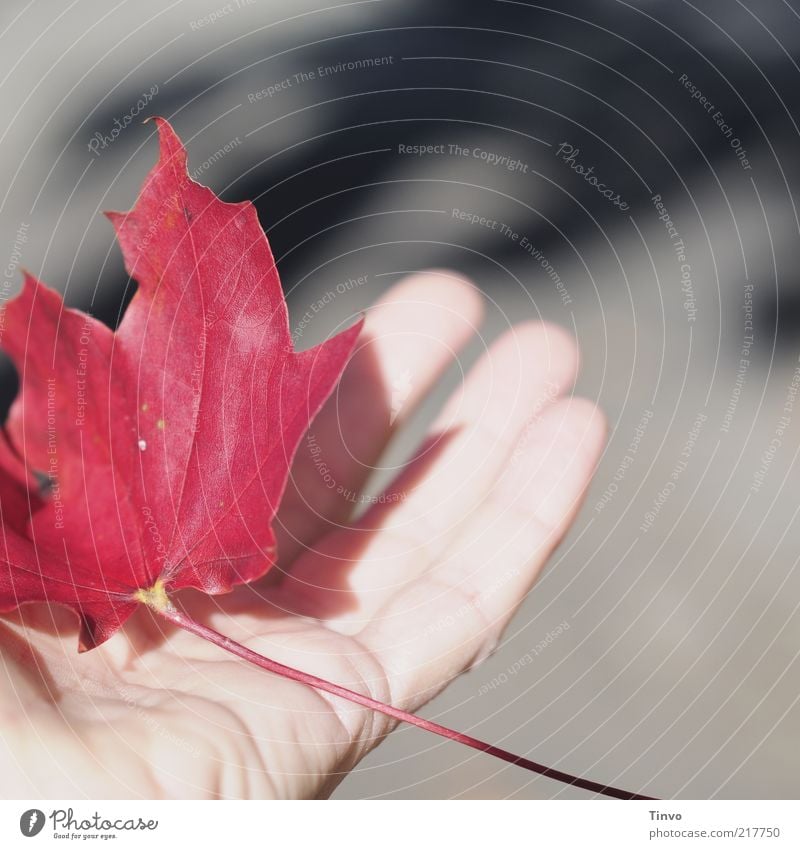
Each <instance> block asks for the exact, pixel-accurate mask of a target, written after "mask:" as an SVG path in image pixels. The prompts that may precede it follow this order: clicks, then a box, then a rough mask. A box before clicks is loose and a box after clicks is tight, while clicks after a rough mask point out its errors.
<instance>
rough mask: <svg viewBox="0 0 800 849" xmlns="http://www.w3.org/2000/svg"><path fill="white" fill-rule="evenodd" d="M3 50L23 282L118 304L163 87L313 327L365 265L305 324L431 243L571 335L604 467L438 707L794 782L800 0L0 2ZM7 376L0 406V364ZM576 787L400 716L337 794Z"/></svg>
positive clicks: (537, 748) (622, 755)
mask: <svg viewBox="0 0 800 849" xmlns="http://www.w3.org/2000/svg"><path fill="white" fill-rule="evenodd" d="M0 48H2V49H0V75H1V79H2V82H1V83H0V97H2V104H3V115H4V121H3V122H2V133H0V174H2V177H1V178H0V192H1V193H2V201H1V202H0V267H2V268H3V277H2V291H1V292H0V296H1V297H2V300H5V299H6V298H8V297H9V296H10V295H11V294H13V292H14V291H16V288H17V287H18V285H19V271H18V269H19V266H20V265H23V266H25V267H27V268H29V269H30V270H31V271H33V272H34V273H35V274H37V276H39V277H40V278H41V279H43V280H44V281H46V282H48V283H49V284H50V285H52V286H55V287H57V288H59V289H61V290H62V291H64V292H65V296H66V299H67V302H68V303H69V304H71V305H73V306H78V307H80V308H82V309H85V310H88V311H91V312H92V313H93V314H95V315H96V316H98V317H100V318H102V319H103V320H104V321H106V322H108V323H109V324H111V325H114V324H115V323H116V322H117V321H118V318H119V315H120V313H121V310H122V309H124V305H125V304H126V303H127V300H128V299H129V297H130V295H131V294H132V289H131V286H130V285H129V282H128V281H127V279H126V276H125V274H124V271H123V268H122V261H121V257H120V254H119V251H118V250H117V248H116V245H115V243H114V239H113V234H112V230H111V227H110V225H109V224H108V223H107V222H106V220H105V219H104V218H103V217H102V216H100V215H99V212H100V211H101V210H103V209H109V208H112V209H113V208H117V209H127V208H128V207H130V206H131V204H132V202H133V199H134V198H135V196H136V193H137V191H138V188H139V185H140V183H141V181H142V179H143V177H144V175H145V174H146V173H147V170H148V169H149V168H150V166H151V165H152V163H153V161H154V158H155V149H156V148H155V142H154V140H153V138H152V133H153V129H152V125H142V123H141V118H143V117H145V116H146V115H149V114H161V115H164V116H166V117H168V118H170V120H172V122H173V123H174V125H175V127H176V129H177V130H178V132H179V133H180V134H181V136H182V137H183V138H184V140H186V142H187V146H188V148H189V152H190V169H192V168H194V169H198V170H197V171H196V176H197V179H199V180H200V181H202V182H204V183H206V184H208V185H210V186H211V187H212V188H214V189H215V191H217V192H218V193H220V194H221V195H222V196H223V197H224V198H225V199H226V200H231V201H234V200H241V199H243V198H251V199H253V200H254V201H255V202H256V204H257V208H258V212H259V216H260V219H261V222H262V225H263V226H264V228H265V230H266V231H267V233H268V235H269V239H270V242H271V244H272V247H273V251H274V253H275V256H276V259H277V261H278V265H279V268H280V271H281V276H282V278H283V282H284V286H285V289H286V292H287V297H288V299H289V303H290V308H291V311H292V314H293V320H299V319H300V317H301V316H303V315H304V313H305V312H306V310H307V309H308V308H309V305H310V304H311V303H313V302H314V301H315V300H316V299H318V298H320V297H322V296H323V295H324V294H325V293H326V292H328V291H330V290H331V289H332V288H335V286H336V284H337V283H339V282H341V281H345V280H347V279H350V278H352V279H356V278H358V277H361V276H364V275H367V277H368V284H367V285H363V286H357V287H351V288H349V289H348V290H347V291H346V292H345V293H343V294H340V295H338V296H337V297H336V298H335V299H333V301H332V303H330V304H329V305H328V306H327V307H326V308H325V309H324V310H322V311H320V312H319V313H318V314H317V315H315V317H314V321H313V323H312V324H311V326H309V328H308V332H307V333H304V335H303V341H302V344H303V346H305V345H306V344H311V342H312V341H314V340H315V339H317V338H322V337H323V336H324V335H325V334H327V333H328V332H329V331H330V330H331V329H332V328H333V327H335V326H336V325H337V323H338V322H339V321H340V320H342V319H344V318H346V317H347V316H349V315H351V314H352V313H353V312H354V311H357V310H358V309H360V308H362V307H363V306H364V305H365V304H366V303H369V302H371V301H373V300H374V299H375V298H376V297H377V296H378V295H379V294H380V293H381V292H382V291H383V290H384V289H386V288H387V287H388V286H390V285H391V283H392V281H393V280H395V279H397V278H398V277H399V276H400V274H401V273H404V272H409V271H413V270H417V269H422V268H426V267H431V266H436V267H448V268H452V269H455V270H457V271H460V272H462V273H465V274H468V275H470V276H471V277H472V278H473V279H474V280H475V281H476V283H477V284H478V285H479V286H480V287H481V288H482V289H483V291H484V292H485V293H486V296H487V304H488V319H487V326H486V328H485V329H486V334H487V335H488V336H489V337H491V336H494V335H496V334H498V333H499V332H501V331H502V330H503V328H504V327H505V326H506V325H507V324H508V323H509V322H510V321H517V320H520V319H523V318H526V317H536V316H540V317H545V318H548V319H550V320H552V321H555V322H557V323H559V324H561V325H563V326H565V327H567V328H568V329H570V330H571V331H572V332H573V333H574V334H575V335H576V336H577V338H578V340H579V343H580V346H581V348H582V351H583V360H584V367H583V373H582V376H581V379H580V384H579V387H578V391H579V392H580V393H581V394H584V395H587V396H588V397H590V398H592V399H595V400H597V401H598V402H599V403H600V404H601V406H602V407H603V409H604V410H605V411H606V413H607V414H608V416H609V418H610V421H611V424H612V431H611V434H610V440H609V443H608V447H607V450H606V452H605V455H604V459H603V462H602V465H601V468H600V470H599V473H598V475H597V477H596V479H595V482H594V484H593V486H592V489H591V491H590V493H589V496H588V499H587V502H586V504H585V506H584V509H583V510H582V513H581V515H580V517H579V520H578V522H577V523H576V526H575V528H574V529H573V531H572V533H571V534H570V536H569V538H568V540H567V541H566V543H565V544H564V545H563V546H562V547H561V549H560V550H559V552H558V553H557V555H556V557H555V558H554V560H553V561H552V563H551V564H550V566H549V567H548V569H547V571H546V572H545V573H544V575H543V577H542V579H541V581H540V582H539V584H538V585H537V587H536V588H535V590H534V591H533V592H532V593H531V595H530V597H529V598H528V600H527V601H526V603H525V605H524V607H523V609H522V610H521V612H520V613H519V615H518V616H517V617H516V618H515V620H514V621H513V623H512V625H511V627H510V629H509V631H508V633H507V634H506V637H505V639H504V641H503V644H502V645H501V647H500V649H499V650H498V651H497V653H496V654H495V655H494V656H493V657H492V658H491V659H490V660H488V661H487V662H486V663H485V664H484V665H483V666H482V667H480V668H479V669H477V670H475V671H473V672H472V673H471V674H469V675H467V676H464V677H463V678H462V679H461V680H459V681H458V682H457V683H456V684H455V685H454V686H452V687H451V688H450V689H449V690H448V691H447V692H446V693H445V694H444V695H443V696H441V697H440V698H438V699H437V700H435V701H434V702H433V703H432V704H430V705H429V706H428V707H427V708H426V709H425V711H424V713H425V715H427V716H429V717H432V718H434V717H435V718H436V719H437V720H439V721H440V722H443V723H445V724H448V725H450V726H451V727H454V728H458V729H460V730H464V731H468V732H469V733H471V734H474V735H477V736H480V737H482V738H483V739H487V740H492V741H495V742H498V743H500V744H501V745H503V746H505V747H506V748H509V749H511V750H513V751H517V752H521V753H525V754H529V755H530V757H533V758H535V759H537V760H539V761H542V762H545V763H548V764H552V765H557V766H558V767H559V768H561V769H564V770H569V771H572V772H576V773H580V774H587V775H590V776H592V777H594V778H596V779H603V778H605V779H610V778H613V780H614V782H615V783H616V784H618V785H620V786H624V787H626V788H629V789H631V790H646V791H648V792H649V793H651V794H655V795H659V796H668V797H669V796H682V797H686V798H693V797H694V798H707V797H714V796H718V797H767V798H768V797H780V798H784V797H787V798H796V797H797V796H798V795H799V794H798V790H800V787H798V779H797V763H798V730H800V705H798V700H799V699H800V695H799V692H800V691H799V689H798V668H799V667H800V664H798V649H799V648H800V616H798V605H799V604H800V573H799V572H798V569H797V559H798V546H797V538H798V531H797V512H798V509H800V478H799V477H798V474H797V454H798V449H799V448H800V406H798V405H797V404H795V398H794V395H795V392H796V390H797V386H798V382H799V381H800V372H799V371H797V370H798V366H799V365H800V360H799V359H798V355H800V338H798V330H799V329H800V279H798V274H797V265H798V257H800V239H798V233H799V227H798V211H797V208H796V207H797V202H796V200H795V198H796V197H797V196H800V193H798V186H799V185H800V173H799V166H800V157H798V155H797V154H798V150H800V139H798V124H797V122H798V120H799V119H800V86H799V85H798V82H799V81H800V68H798V65H797V57H798V52H799V49H800V3H798V2H797V0H760V2H755V0H746V2H738V0H731V1H730V2H725V3H721V2H718V1H717V2H709V0H705V1H703V0H697V2H694V3H689V2H682V0H669V2H667V0H650V2H642V1H641V0H634V2H622V0H602V2H601V0H595V2H589V0H575V1H574V2H563V3H562V2H559V3H551V4H549V5H546V4H545V5H542V4H533V3H517V2H490V0H486V2H465V0H459V1H458V2H456V0H453V2H448V1H447V0H445V2H436V3H430V2H419V0H402V2H400V0H398V1H397V2H395V0H360V2H349V3H341V4H339V5H326V4H321V3H315V2H311V0H293V2H291V3H289V2H285V0H269V2H267V0H251V2H246V0H239V2H237V0H232V2H230V3H227V4H226V3H225V2H221V1H220V0H177V1H176V2H167V3H163V2H156V0H136V2H133V0H127V2H126V0H114V2H108V0H73V2H62V1H61V0H58V2H57V0H32V2H28V3H25V2H21V1H20V0H5V2H4V3H3V4H2V6H1V7H0ZM365 59H370V60H379V61H372V62H369V63H365V62H364V61H363V60H365ZM348 63H352V64H348ZM320 66H328V67H329V68H330V69H331V70H330V72H329V73H327V74H325V75H323V76H321V75H320V74H318V73H315V75H314V78H311V77H310V75H309V71H315V72H316V69H318V68H319V67H320ZM295 75H297V76H295ZM303 75H306V76H303ZM287 80H289V81H290V82H289V84H288V85H287V84H286V81H287ZM145 93H148V94H147V95H146V96H145ZM142 98H144V99H145V100H147V102H146V103H144V106H143V108H140V106H139V105H138V101H140V99H142ZM709 106H710V108H709ZM115 127H116V128H118V132H114V129H115ZM120 127H121V129H119V128H120ZM419 144H431V145H444V146H445V147H444V150H445V151H446V152H445V153H441V154H431V155H428V156H424V157H418V156H413V155H408V154H403V153H401V152H400V149H399V145H419ZM562 144H568V145H570V146H571V147H572V149H574V150H579V154H577V156H576V159H575V160H573V161H579V162H580V163H582V164H583V165H585V166H586V167H588V166H594V169H595V170H594V173H595V174H597V175H598V177H599V178H601V182H604V183H606V184H607V185H608V186H611V187H613V189H614V193H615V194H619V196H620V202H624V203H625V204H627V207H628V208H627V209H621V208H620V207H619V205H614V204H612V203H610V202H609V200H607V199H606V198H604V197H602V196H601V195H600V194H599V193H598V191H597V190H596V189H595V187H594V186H592V185H591V184H590V183H589V182H587V181H586V180H584V179H582V178H581V177H580V175H578V174H576V173H575V171H574V170H573V169H572V168H570V167H569V164H568V163H567V162H565V161H564V158H565V155H562V156H561V157H560V156H559V154H558V150H559V146H560V145H562ZM450 145H459V146H462V147H468V148H470V150H473V149H475V148H480V149H481V150H484V151H486V152H487V153H492V154H495V155H496V156H507V157H509V158H510V160H516V161H518V163H519V164H518V165H516V166H514V170H510V169H509V168H506V167H504V166H503V165H502V164H500V165H495V164H491V163H490V162H488V161H486V160H484V159H480V158H476V157H473V156H471V155H470V156H458V155H454V154H451V152H450V150H451V149H450V147H449V146H450ZM564 151H568V149H567V148H562V154H563V153H564ZM655 195H660V196H661V203H663V204H664V207H663V208H657V206H656V202H654V201H653V199H652V198H653V196H655ZM454 208H455V209H461V210H468V211H471V212H473V213H476V214H478V215H480V216H484V217H486V218H489V219H493V220H497V221H500V222H503V223H504V224H506V225H507V226H508V228H510V229H511V230H513V231H516V232H517V233H519V234H520V239H519V240H517V241H514V240H512V239H510V238H508V237H507V236H506V235H504V234H503V233H501V232H499V231H498V230H491V229H488V228H487V227H482V226H481V225H480V224H469V223H466V222H464V221H460V220H458V219H456V218H454V217H453V214H452V212H453V209H454ZM665 210H666V212H665ZM667 213H668V215H669V218H670V219H671V221H672V222H673V223H674V227H675V231H673V232H672V233H671V232H670V231H669V230H668V226H666V224H665V222H664V221H663V220H660V219H659V216H660V215H666V214H667ZM523 236H524V237H526V238H527V241H528V242H529V243H530V244H531V245H533V246H535V248H536V250H538V252H539V253H538V254H537V255H535V256H532V255H531V253H530V252H528V251H526V250H525V249H524V247H523V246H522V242H521V240H522V237H523ZM681 240H682V244H683V247H682V249H680V245H679V242H680V241H681ZM676 248H679V249H678V250H676ZM679 253H683V255H684V256H685V259H679V258H678V254H679ZM540 257H544V258H545V259H544V262H543V261H542V260H541V259H540ZM544 266H547V267H544ZM554 275H557V276H554ZM558 281H560V283H561V285H559V284H558ZM743 349H744V350H745V351H746V352H747V353H746V354H745V355H744V357H743V355H742V351H743ZM473 353H474V352H473ZM467 359H469V356H468V357H467ZM743 359H744V360H745V364H742V360H743ZM412 379H413V376H412ZM455 379H457V375H455V374H453V375H451V380H450V383H451V385H452V382H453V380H455ZM0 384H1V385H2V399H3V404H4V406H5V407H7V405H8V403H9V402H10V400H11V398H12V397H13V394H14V392H15V390H16V380H15V376H14V373H13V370H12V369H11V367H10V366H9V365H8V363H7V361H5V360H4V361H3V363H2V372H1V373H0ZM443 391H444V389H443ZM435 403H436V399H433V400H432V402H431V404H430V405H428V407H427V408H426V409H425V410H423V411H422V412H421V413H420V415H419V417H418V421H417V433H419V432H420V429H421V428H422V427H423V426H424V424H425V421H427V419H428V418H429V417H430V415H431V414H432V412H433V409H434V408H435ZM414 436H415V435H414V433H410V434H407V435H406V436H405V437H404V438H403V439H401V440H400V441H399V442H398V443H397V444H396V445H395V446H394V447H393V452H394V456H396V457H403V456H404V455H405V454H406V453H407V452H408V451H409V450H410V448H411V447H412V446H413V444H414ZM561 623H568V625H569V627H568V628H564V627H563V625H562V624H561ZM548 634H550V635H551V636H550V637H549V638H548ZM553 634H556V636H552V635H553ZM581 795H583V794H581V793H579V792H577V791H572V790H570V789H569V788H564V787H561V786H560V785H557V784H554V783H553V782H550V781H547V780H545V779H542V778H538V777H533V776H531V775H529V774H527V773H525V772H523V771H521V770H517V769H514V768H513V767H509V766H507V765H504V764H500V763H499V762H494V761H491V760H490V759H488V758H485V757H482V756H479V755H477V754H474V753H472V752H470V751H469V750H466V749H463V748H461V747H459V746H456V745H453V744H449V743H445V742H444V741H440V740H439V739H436V738H433V737H431V736H429V735H426V734H424V733H422V732H419V731H417V730H415V729H411V728H407V727H404V728H401V729H399V730H398V731H397V732H396V733H395V734H393V735H392V737H391V738H390V739H389V740H388V741H387V742H386V743H385V744H384V745H382V746H381V747H380V748H379V749H378V750H377V751H375V752H374V753H373V754H372V755H371V756H370V757H368V758H367V759H366V760H365V761H364V762H363V763H362V764H361V765H360V766H359V767H358V768H357V770H356V771H355V773H354V774H353V775H351V776H350V777H349V778H348V779H347V780H345V781H344V782H343V784H342V785H341V786H340V788H339V789H338V791H337V792H336V796H337V797H339V798H365V797H380V798H386V797H390V798H391V797H395V798H403V797H405V798H450V797H472V798H503V797H511V798H549V797H553V796H557V797H570V796H576V797H577V796H581Z"/></svg>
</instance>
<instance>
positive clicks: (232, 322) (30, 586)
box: [0, 119, 360, 649]
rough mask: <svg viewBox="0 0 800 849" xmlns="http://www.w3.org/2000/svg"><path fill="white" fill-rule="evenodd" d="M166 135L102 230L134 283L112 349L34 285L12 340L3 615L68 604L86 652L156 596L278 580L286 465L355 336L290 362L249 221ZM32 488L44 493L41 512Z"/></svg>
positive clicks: (6, 322) (271, 276)
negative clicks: (39, 485) (15, 375)
mask: <svg viewBox="0 0 800 849" xmlns="http://www.w3.org/2000/svg"><path fill="white" fill-rule="evenodd" d="M156 120H157V123H158V129H159V137H160V147H161V155H160V159H159V161H158V163H157V165H156V166H155V168H154V169H153V171H152V172H151V173H150V175H149V176H148V178H147V180H146V182H145V185H144V188H143V190H142V193H141V195H140V197H139V199H138V200H137V202H136V205H135V207H134V208H133V209H132V210H131V211H130V212H127V213H116V212H114V213H109V214H108V217H109V218H110V219H111V221H112V223H113V224H114V227H115V228H116V231H117V235H118V238H119V242H120V245H121V247H122V251H123V255H124V258H125V265H126V268H127V271H128V273H129V274H130V276H131V277H132V278H133V279H135V280H136V281H137V282H138V290H137V292H136V294H135V296H134V298H133V300H132V302H131V304H130V306H129V307H128V309H127V311H126V313H125V316H124V318H123V320H122V323H121V325H120V327H119V329H118V330H117V331H116V333H113V332H112V331H110V330H109V329H108V328H107V327H105V326H104V325H102V324H101V323H100V322H98V321H95V320H94V319H92V318H91V317H89V316H86V315H83V314H81V313H79V312H76V311H74V310H70V309H65V307H64V305H63V303H62V300H61V297H60V296H59V295H58V294H57V293H56V292H53V291H52V290H50V289H48V288H46V287H45V286H43V285H42V284H41V283H39V282H37V281H36V280H35V279H34V278H33V277H31V276H30V275H26V276H25V285H24V288H23V291H22V293H21V294H20V295H19V296H18V297H17V298H16V299H14V300H13V301H11V302H10V303H9V304H8V305H7V307H6V308H5V315H4V317H3V322H2V326H3V327H4V332H3V335H2V340H1V341H2V346H3V348H4V349H5V350H6V351H7V352H8V353H9V354H10V355H11V357H12V359H13V361H14V363H15V365H16V367H17V369H18V371H19V373H20V378H21V394H20V396H19V398H18V399H17V401H16V403H15V404H14V405H13V407H12V409H11V413H10V416H9V420H8V423H7V428H6V431H7V432H6V434H5V437H6V439H7V442H6V444H5V445H4V446H3V452H2V453H3V454H5V455H6V458H5V467H6V469H7V470H9V469H10V470H11V471H14V468H15V465H16V473H17V474H16V480H14V481H11V482H8V481H7V482H6V484H5V487H4V489H3V490H2V491H0V497H1V498H2V509H3V516H4V528H5V539H4V541H3V544H4V546H5V551H4V552H0V553H4V554H5V556H6V559H7V561H8V568H7V569H6V570H5V571H4V572H3V573H2V575H1V576H0V609H2V610H6V611H7V610H11V609H13V608H14V607H16V606H17V605H18V604H20V603H22V602H28V601H56V602H60V603H62V604H66V605H67V606H69V607H71V608H72V609H73V610H75V611H77V612H78V614H79V615H80V617H81V625H82V627H81V632H80V644H81V648H83V649H86V648H91V647H93V646H96V645H98V644H99V643H102V642H103V641H104V640H106V639H108V638H109V637H110V636H111V635H112V634H113V633H114V632H115V631H116V630H117V629H119V628H120V627H121V625H122V624H123V623H124V621H125V620H126V619H127V618H128V616H130V614H131V613H132V612H133V610H135V608H136V606H137V604H138V603H139V602H140V601H141V600H143V599H144V598H146V597H147V594H148V593H151V594H152V593H156V594H158V593H170V592H172V591H175V590H180V589H183V588H185V587H195V588H197V589H200V590H202V591H204V592H207V593H221V592H226V591H228V590H230V589H231V588H232V587H233V586H234V585H236V584H240V583H244V582H248V581H252V580H253V579H254V578H257V577H259V576H261V575H263V574H264V572H266V570H267V569H268V568H269V567H270V565H271V564H272V563H273V562H274V560H275V539H274V535H273V532H272V528H271V522H272V519H273V517H274V515H275V511H276V509H277V506H278V503H279V502H280V499H281V495H282V493H283V489H284V486H285V484H286V480H287V477H288V474H289V468H290V464H291V461H292V457H293V455H294V453H295V450H296V448H297V445H298V442H299V440H300V438H301V436H302V435H303V433H304V432H305V430H306V429H307V427H308V424H309V421H310V420H311V419H312V418H313V416H314V414H315V413H316V412H317V410H318V409H319V408H320V406H321V405H322V403H323V401H324V400H325V399H326V398H327V396H328V395H329V394H330V392H331V390H332V389H333V387H334V386H335V384H336V382H337V380H338V378H339V375H340V374H341V372H342V370H343V368H344V366H345V363H346V362H347V359H348V356H349V354H350V352H351V350H352V348H353V345H354V344H355V341H356V337H357V335H358V332H359V329H360V324H356V325H354V326H353V327H351V328H350V329H349V330H346V331H345V332H344V333H341V334H340V335H338V336H336V337H334V338H333V339H330V340H328V341H327V342H324V343H323V344H321V345H319V346H318V347H316V348H313V349H311V350H309V351H303V352H301V353H297V352H295V351H293V350H292V343H291V337H290V333H289V325H288V316H287V310H286V304H285V301H284V298H283V293H282V291H281V286H280V280H279V278H278V272H277V269H276V267H275V261H274V259H273V257H272V253H271V251H270V248H269V244H268V243H267V239H266V237H265V235H264V233H263V231H262V230H261V227H260V225H259V223H258V219H257V217H256V212H255V209H254V207H253V206H252V204H251V203H249V202H244V203H239V204H229V203H223V202H222V201H220V200H219V199H218V198H217V197H216V196H215V195H214V193H213V192H212V191H211V190H210V189H208V188H206V187H204V186H201V185H199V184H198V183H195V182H194V181H193V180H192V179H191V178H190V177H189V175H188V171H187V165H186V151H185V149H184V147H183V145H182V144H181V142H180V140H179V139H178V137H177V136H176V134H175V133H174V131H173V130H172V128H171V127H170V125H169V124H168V123H167V122H166V121H164V120H162V119H156ZM15 459H18V460H19V462H17V463H16V464H15V462H14V461H15ZM31 473H36V474H38V475H40V476H43V477H46V479H47V480H48V483H49V490H50V491H49V495H48V497H47V498H46V499H37V498H36V496H35V495H33V496H31V498H32V499H33V500H32V502H31V504H30V505H29V504H28V497H29V496H28V491H29V490H30V487H29V486H27V484H29V483H30V480H31ZM29 506H30V511H29ZM29 512H30V517H29V516H28V514H29Z"/></svg>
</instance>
